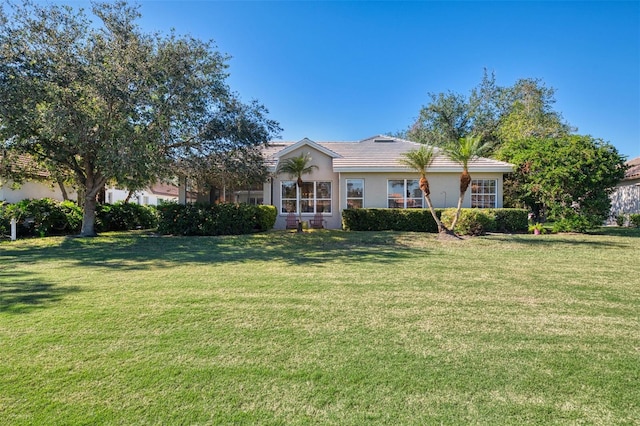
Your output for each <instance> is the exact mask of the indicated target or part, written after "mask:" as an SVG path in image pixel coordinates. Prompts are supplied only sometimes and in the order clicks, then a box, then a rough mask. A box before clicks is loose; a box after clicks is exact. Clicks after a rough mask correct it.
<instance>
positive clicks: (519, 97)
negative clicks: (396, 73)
mask: <svg viewBox="0 0 640 426" xmlns="http://www.w3.org/2000/svg"><path fill="white" fill-rule="evenodd" d="M554 93H555V91H554V89H552V88H548V87H546V86H545V85H544V83H543V82H542V81H540V80H537V79H520V80H518V81H517V82H516V83H515V84H514V85H513V86H512V87H502V86H498V85H497V84H496V81H495V76H494V75H493V74H489V73H487V72H486V71H485V73H484V75H483V78H482V81H481V82H480V84H479V85H478V86H477V87H475V88H473V89H472V90H471V93H470V94H469V96H465V95H462V94H459V93H454V92H446V93H439V94H433V93H430V94H429V97H430V102H429V103H428V104H427V105H425V106H423V107H422V108H421V110H420V113H419V116H418V119H417V120H416V122H415V123H414V124H413V125H412V126H411V127H410V128H409V130H407V132H406V134H405V135H404V136H405V137H406V138H408V139H410V140H414V141H417V142H421V143H426V144H429V145H433V146H441V147H445V146H446V145H448V144H450V143H455V142H456V141H459V140H460V139H461V138H465V137H469V136H471V137H479V138H481V139H482V141H483V142H486V143H491V144H493V146H494V147H498V146H499V144H500V143H501V142H502V141H505V140H515V139H522V138H528V137H550V136H560V135H566V134H568V133H569V132H570V131H571V130H572V129H571V127H570V126H569V125H568V124H566V123H565V122H564V121H563V119H562V116H561V115H560V114H559V113H557V112H555V111H554V110H553V104H554V102H555V99H554Z"/></svg>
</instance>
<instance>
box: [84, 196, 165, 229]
mask: <svg viewBox="0 0 640 426" xmlns="http://www.w3.org/2000/svg"><path fill="white" fill-rule="evenodd" d="M96 213H97V217H96V228H97V229H98V231H99V232H105V231H128V230H131V229H150V228H155V227H156V226H157V225H158V216H157V213H156V208H155V206H143V205H140V204H134V203H123V202H117V203H115V204H102V205H99V206H98V208H97V212H96Z"/></svg>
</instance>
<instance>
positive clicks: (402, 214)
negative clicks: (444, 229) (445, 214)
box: [342, 209, 442, 233]
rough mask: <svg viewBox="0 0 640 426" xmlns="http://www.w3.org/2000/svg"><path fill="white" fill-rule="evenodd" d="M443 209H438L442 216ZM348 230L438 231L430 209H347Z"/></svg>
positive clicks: (345, 223)
mask: <svg viewBox="0 0 640 426" xmlns="http://www.w3.org/2000/svg"><path fill="white" fill-rule="evenodd" d="M441 214H442V209H436V215H437V216H438V217H440V215H441ZM342 228H343V229H344V230H346V231H412V232H433V233H436V232H438V226H437V225H436V222H435V221H434V220H433V217H432V216H431V212H429V210H428V209H346V210H343V211H342Z"/></svg>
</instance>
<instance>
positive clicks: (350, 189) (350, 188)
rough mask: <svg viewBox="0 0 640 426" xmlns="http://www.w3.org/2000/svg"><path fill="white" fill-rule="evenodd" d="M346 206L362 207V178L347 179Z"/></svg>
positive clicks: (351, 207) (352, 207)
mask: <svg viewBox="0 0 640 426" xmlns="http://www.w3.org/2000/svg"><path fill="white" fill-rule="evenodd" d="M346 184H347V208H348V209H361V208H362V207H364V179H347V180H346Z"/></svg>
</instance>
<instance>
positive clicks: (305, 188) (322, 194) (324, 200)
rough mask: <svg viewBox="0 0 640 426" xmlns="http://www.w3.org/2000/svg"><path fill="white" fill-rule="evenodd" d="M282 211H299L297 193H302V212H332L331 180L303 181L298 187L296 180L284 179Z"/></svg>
mask: <svg viewBox="0 0 640 426" xmlns="http://www.w3.org/2000/svg"><path fill="white" fill-rule="evenodd" d="M281 194H282V198H281V205H280V213H290V212H293V213H298V210H297V195H298V194H299V195H300V210H301V211H302V213H310V214H315V213H327V214H329V213H331V182H327V181H311V182H303V183H302V187H301V188H298V185H297V184H296V181H293V180H291V181H287V180H285V181H282V192H281Z"/></svg>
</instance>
